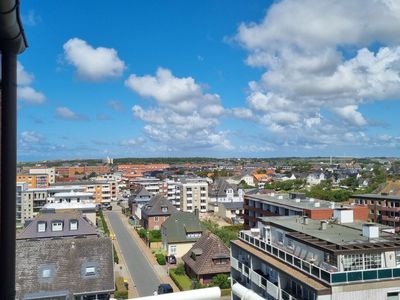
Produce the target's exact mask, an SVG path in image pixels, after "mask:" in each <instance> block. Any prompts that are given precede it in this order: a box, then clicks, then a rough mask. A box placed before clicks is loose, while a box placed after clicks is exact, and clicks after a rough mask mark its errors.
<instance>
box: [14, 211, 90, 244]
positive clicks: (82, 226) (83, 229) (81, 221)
mask: <svg viewBox="0 0 400 300" xmlns="http://www.w3.org/2000/svg"><path fill="white" fill-rule="evenodd" d="M71 220H78V230H70V221H71ZM52 221H61V222H63V230H62V231H51V222H52ZM38 222H46V231H45V232H38ZM89 235H97V230H96V228H95V227H94V225H92V224H91V223H89V221H88V220H87V219H85V218H84V217H83V216H82V214H81V213H79V212H77V211H65V212H48V213H40V214H39V215H37V216H36V218H34V219H33V220H32V221H31V222H30V223H29V224H28V226H26V227H25V228H24V229H23V230H22V232H21V233H20V234H19V235H18V236H17V239H18V240H23V239H43V238H54V237H74V236H89Z"/></svg>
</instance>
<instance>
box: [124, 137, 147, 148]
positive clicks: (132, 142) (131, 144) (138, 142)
mask: <svg viewBox="0 0 400 300" xmlns="http://www.w3.org/2000/svg"><path fill="white" fill-rule="evenodd" d="M144 143H146V140H145V139H144V138H142V137H138V138H136V139H127V140H123V141H121V146H127V147H134V146H141V145H143V144H144Z"/></svg>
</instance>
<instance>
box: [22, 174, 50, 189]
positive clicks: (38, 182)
mask: <svg viewBox="0 0 400 300" xmlns="http://www.w3.org/2000/svg"><path fill="white" fill-rule="evenodd" d="M17 182H25V183H27V184H28V188H33V189H34V188H46V187H48V186H49V176H48V175H47V174H22V173H20V174H17Z"/></svg>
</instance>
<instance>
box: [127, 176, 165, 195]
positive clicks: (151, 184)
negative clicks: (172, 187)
mask: <svg viewBox="0 0 400 300" xmlns="http://www.w3.org/2000/svg"><path fill="white" fill-rule="evenodd" d="M162 184H163V183H162V182H161V180H160V179H158V178H156V177H138V178H135V179H132V180H130V181H129V188H130V190H134V189H136V188H138V187H139V186H143V187H144V188H145V189H146V190H147V191H148V192H149V193H150V194H152V195H156V194H158V193H159V192H160V185H162Z"/></svg>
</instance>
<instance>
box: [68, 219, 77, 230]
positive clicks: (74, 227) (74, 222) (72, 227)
mask: <svg viewBox="0 0 400 300" xmlns="http://www.w3.org/2000/svg"><path fill="white" fill-rule="evenodd" d="M69 230H71V231H72V230H78V220H71V221H70V222H69Z"/></svg>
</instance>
